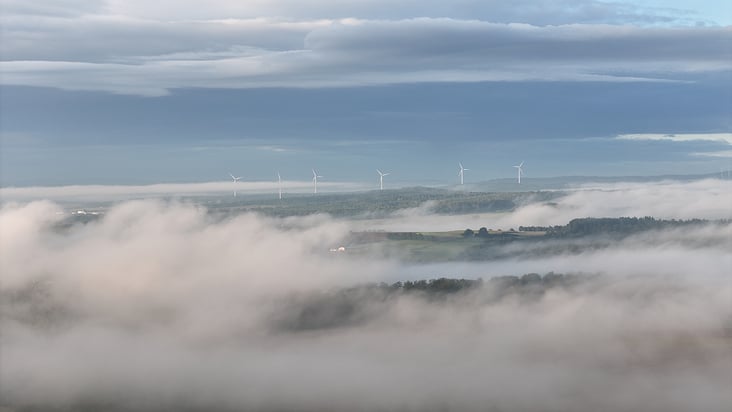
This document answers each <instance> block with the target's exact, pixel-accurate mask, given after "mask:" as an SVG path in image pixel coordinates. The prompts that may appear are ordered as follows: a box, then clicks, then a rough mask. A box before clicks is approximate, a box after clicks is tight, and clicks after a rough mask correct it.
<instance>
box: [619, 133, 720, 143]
mask: <svg viewBox="0 0 732 412" xmlns="http://www.w3.org/2000/svg"><path fill="white" fill-rule="evenodd" d="M616 138H617V139H620V140H668V141H671V142H696V141H709V142H720V143H727V144H730V145H732V133H676V134H661V133H641V134H621V135H618V136H617V137H616Z"/></svg>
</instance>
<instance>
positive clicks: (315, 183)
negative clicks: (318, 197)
mask: <svg viewBox="0 0 732 412" xmlns="http://www.w3.org/2000/svg"><path fill="white" fill-rule="evenodd" d="M319 177H323V176H320V175H319V174H318V173H317V172H316V171H315V169H313V194H317V193H318V178H319Z"/></svg>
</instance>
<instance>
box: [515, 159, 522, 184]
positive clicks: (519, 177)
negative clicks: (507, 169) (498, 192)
mask: <svg viewBox="0 0 732 412" xmlns="http://www.w3.org/2000/svg"><path fill="white" fill-rule="evenodd" d="M523 165H524V162H521V164H520V165H518V166H514V167H515V168H516V169H518V183H519V184H521V175H522V174H524V169H522V168H521V167H522V166H523Z"/></svg>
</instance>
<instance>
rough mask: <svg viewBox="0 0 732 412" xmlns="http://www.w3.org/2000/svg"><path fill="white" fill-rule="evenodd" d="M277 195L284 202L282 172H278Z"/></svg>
mask: <svg viewBox="0 0 732 412" xmlns="http://www.w3.org/2000/svg"><path fill="white" fill-rule="evenodd" d="M277 194H278V195H279V198H280V200H282V176H280V172H277Z"/></svg>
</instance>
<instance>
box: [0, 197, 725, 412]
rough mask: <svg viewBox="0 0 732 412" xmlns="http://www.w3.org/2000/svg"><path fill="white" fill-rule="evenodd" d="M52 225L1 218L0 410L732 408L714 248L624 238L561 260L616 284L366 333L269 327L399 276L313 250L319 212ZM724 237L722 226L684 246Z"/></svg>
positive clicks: (142, 211)
mask: <svg viewBox="0 0 732 412" xmlns="http://www.w3.org/2000/svg"><path fill="white" fill-rule="evenodd" d="M56 211H58V208H57V207H56V206H55V205H53V204H51V203H47V202H36V203H31V204H27V205H12V206H7V207H5V208H3V209H2V211H0V229H1V230H0V250H2V254H0V258H1V259H0V269H2V271H1V272H0V273H2V276H3V279H2V280H3V281H2V283H1V284H0V285H1V288H2V289H0V292H2V294H3V299H2V304H3V310H2V316H3V319H2V322H3V335H2V340H0V345H2V350H1V351H0V356H2V359H0V360H1V361H2V365H3V367H2V368H0V395H2V396H0V399H2V404H0V406H9V407H11V408H12V407H16V406H27V405H33V406H36V407H38V408H40V409H44V410H48V409H52V408H54V407H57V408H59V409H61V410H64V408H67V407H71V408H72V409H73V408H74V406H92V407H94V406H96V407H100V406H102V407H103V408H104V409H110V408H111V409H114V408H118V409H120V410H157V409H159V410H170V409H178V408H180V407H182V406H185V407H188V408H192V409H193V410H196V409H200V410H212V409H221V410H241V409H257V410H323V409H354V406H356V407H358V409H359V410H485V408H486V407H493V408H495V409H497V410H523V411H539V410H542V411H547V410H549V411H555V410H556V411H560V410H561V411H585V410H593V409H606V410H607V409H612V410H619V411H637V410H644V411H685V410H699V411H717V410H722V409H723V408H724V405H729V403H730V402H732V399H731V398H730V395H729V391H728V387H727V386H728V382H729V379H730V370H732V365H731V364H730V357H729V356H728V355H729V351H728V348H729V346H728V343H729V335H725V334H724V331H725V330H728V327H729V321H730V319H732V317H731V316H732V313H730V307H729V299H730V297H731V296H730V292H732V291H730V288H729V283H728V280H727V279H728V278H727V275H726V274H725V272H724V269H723V265H722V263H724V262H725V259H728V256H727V257H725V253H724V251H723V250H722V249H720V248H716V247H713V248H707V249H703V250H695V251H694V252H693V253H679V252H684V249H683V248H682V249H681V250H677V249H673V248H662V247H658V246H652V245H651V246H648V247H645V246H643V245H642V242H640V243H639V242H637V241H633V242H631V243H629V244H616V245H615V247H613V249H612V250H610V251H607V252H600V253H588V254H586V255H582V256H576V257H573V258H572V259H573V260H574V263H576V267H579V268H583V269H586V270H589V271H608V272H611V273H610V277H608V278H605V280H601V281H599V282H590V283H588V284H587V285H586V287H582V288H580V289H579V290H574V291H563V290H557V291H555V292H552V293H549V294H547V295H545V296H544V297H543V298H537V299H536V300H528V301H525V300H522V299H506V300H502V301H499V302H495V303H485V302H486V301H485V296H483V295H481V294H478V295H468V296H464V297H462V298H459V299H456V300H452V301H446V302H442V303H440V302H427V301H424V300H421V299H419V298H414V297H404V298H400V299H398V300H396V301H393V302H391V303H388V304H387V303H382V304H381V306H382V310H381V311H380V312H379V316H377V317H376V318H374V319H371V320H370V321H368V322H367V323H366V324H363V325H361V326H358V327H343V328H341V327H339V328H334V329H327V330H320V331H313V332H308V333H293V332H275V333H273V331H272V329H271V321H272V316H273V315H277V314H278V313H281V312H282V311H289V310H293V308H292V307H291V306H289V305H286V304H285V305H282V303H283V300H282V299H283V298H287V297H288V296H290V294H291V293H308V292H309V291H313V290H323V289H328V288H331V287H333V286H335V285H344V284H349V283H354V282H362V281H369V280H374V281H377V280H379V279H381V278H383V277H385V276H394V275H395V274H396V273H399V271H401V270H402V269H401V268H399V267H398V266H396V267H395V266H393V264H390V263H387V262H384V263H367V262H365V261H360V260H359V261H349V260H347V259H337V258H335V259H334V258H333V256H328V255H323V254H320V253H318V252H317V251H318V250H321V248H322V247H323V246H324V245H329V244H332V243H333V242H337V241H338V239H339V238H340V237H342V236H344V235H345V234H346V233H348V230H349V225H348V224H345V223H344V222H334V221H331V220H329V219H327V218H324V217H322V216H312V217H306V218H294V219H286V220H271V219H263V218H260V217H256V216H253V215H243V216H239V217H237V218H233V219H229V220H226V221H212V220H210V218H208V217H207V216H206V214H205V211H204V210H202V209H199V208H196V207H192V206H189V205H180V204H175V203H173V204H165V203H159V202H130V203H126V204H122V205H119V206H117V207H115V208H114V209H113V210H111V211H110V212H109V213H108V214H107V215H106V216H105V218H104V219H103V220H101V221H99V222H96V223H92V224H89V225H83V226H76V227H72V228H68V229H65V230H64V231H61V232H58V231H56V230H53V229H52V227H53V225H54V223H55V221H56V220H57V219H58V217H57V215H56V213H55V212H56ZM728 235H729V225H727V226H724V227H719V228H715V227H709V228H708V229H705V230H699V231H695V232H693V233H689V234H688V236H689V237H694V238H698V239H700V240H703V239H713V240H714V239H718V238H719V236H728ZM659 236H661V237H663V235H662V234H660V235H659ZM558 258H560V257H558ZM571 262H572V261H570V260H567V259H564V264H567V265H569V264H570V263H571ZM609 262H622V265H620V266H619V267H618V270H617V271H612V270H608V264H609ZM554 263H556V262H554ZM552 264H553V262H552V260H540V261H536V262H524V263H522V262H504V263H503V266H501V267H502V268H503V270H510V271H515V272H516V273H522V270H524V269H526V268H529V267H535V266H540V267H543V268H545V270H550V269H552ZM490 271H491V268H490V266H486V268H485V272H486V273H489V272H490ZM627 275H633V276H632V277H630V278H628V277H626V276H627ZM725 328H727V329H725Z"/></svg>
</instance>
